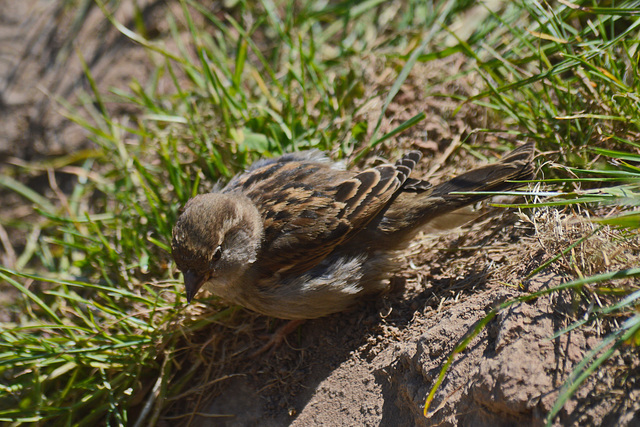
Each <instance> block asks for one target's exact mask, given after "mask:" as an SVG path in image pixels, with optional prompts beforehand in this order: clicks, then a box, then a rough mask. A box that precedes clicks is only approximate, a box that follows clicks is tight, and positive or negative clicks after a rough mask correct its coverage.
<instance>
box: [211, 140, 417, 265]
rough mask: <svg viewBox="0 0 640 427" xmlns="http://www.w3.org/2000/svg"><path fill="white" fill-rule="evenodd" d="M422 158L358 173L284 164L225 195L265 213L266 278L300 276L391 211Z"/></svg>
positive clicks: (254, 173)
mask: <svg viewBox="0 0 640 427" xmlns="http://www.w3.org/2000/svg"><path fill="white" fill-rule="evenodd" d="M420 157H421V154H420V153H419V152H417V151H412V152H409V153H407V154H406V155H405V156H404V157H403V158H402V159H401V160H399V161H398V162H397V163H396V164H395V165H389V164H386V165H380V166H376V167H374V168H371V169H367V170H364V171H362V172H358V173H353V172H348V171H344V170H339V169H335V168H332V167H331V165H330V164H328V163H324V162H314V161H305V160H299V159H298V158H290V157H286V158H280V159H275V160H273V161H269V162H265V163H264V164H262V165H260V166H259V167H254V168H252V169H250V170H249V171H248V172H246V173H244V174H242V175H240V176H238V177H236V178H234V179H233V180H232V181H231V182H230V183H229V185H228V186H227V187H226V188H225V189H224V190H223V191H224V192H231V191H241V192H242V193H243V194H245V195H246V196H248V197H249V198H250V199H252V200H253V201H254V202H255V204H256V206H257V207H258V210H259V211H261V212H262V214H263V217H264V238H263V245H262V249H261V252H260V256H259V261H258V262H259V263H260V267H261V268H262V269H263V270H264V271H265V273H270V274H283V275H284V274H287V275H288V274H295V273H301V272H304V271H306V270H308V269H310V268H312V267H314V266H316V265H317V264H318V263H320V262H321V261H322V260H323V259H324V258H325V257H326V256H327V255H329V254H330V253H331V252H332V251H333V250H334V248H335V247H336V246H338V245H340V244H341V243H343V242H345V241H347V240H348V239H350V238H351V237H352V236H353V235H354V234H356V233H357V231H358V230H360V229H362V228H363V227H364V226H366V225H367V224H368V223H369V221H371V220H372V219H373V218H374V217H375V216H376V215H377V214H378V213H379V212H380V211H381V210H382V209H383V208H384V207H385V206H387V205H388V203H389V202H390V201H391V200H392V199H393V197H394V195H395V194H396V193H397V192H398V190H399V189H401V188H402V186H403V184H404V183H405V182H407V179H408V177H409V174H410V173H411V170H412V169H413V168H414V166H415V165H416V163H417V162H418V161H419V160H420ZM411 182H413V181H411ZM423 185H424V184H423Z"/></svg>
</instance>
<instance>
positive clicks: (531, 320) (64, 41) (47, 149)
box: [0, 0, 640, 426]
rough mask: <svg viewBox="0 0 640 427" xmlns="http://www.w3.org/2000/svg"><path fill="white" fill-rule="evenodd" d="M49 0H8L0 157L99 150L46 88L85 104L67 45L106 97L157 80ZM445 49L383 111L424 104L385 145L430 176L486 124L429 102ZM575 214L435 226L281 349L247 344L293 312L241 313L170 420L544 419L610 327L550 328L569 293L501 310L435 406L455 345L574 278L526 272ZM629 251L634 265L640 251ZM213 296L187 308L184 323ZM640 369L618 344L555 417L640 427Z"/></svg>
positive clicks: (158, 24)
mask: <svg viewBox="0 0 640 427" xmlns="http://www.w3.org/2000/svg"><path fill="white" fill-rule="evenodd" d="M51 3H52V2H48V1H43V0H21V1H18V0H5V1H4V2H3V8H2V9H3V10H2V12H0V15H1V18H2V19H0V37H1V38H2V39H3V40H9V41H10V42H9V43H2V44H1V45H0V46H1V47H0V50H1V53H2V54H3V56H4V57H5V58H8V59H7V60H5V61H2V62H0V90H1V92H0V113H1V114H0V127H1V128H2V129H3V131H2V134H1V135H0V156H1V157H2V158H3V159H4V160H5V161H8V162H11V163H15V162H16V159H19V160H23V161H28V160H31V159H34V158H41V157H48V156H59V155H64V154H68V153H71V152H73V151H74V150H78V149H79V148H81V147H85V146H89V143H88V141H87V139H86V136H85V135H84V133H83V132H82V131H81V130H80V129H79V128H78V127H77V126H75V125H72V124H71V123H69V122H68V121H66V120H65V119H64V118H63V117H61V116H60V115H59V114H58V112H57V111H56V110H57V108H56V107H55V105H56V104H55V103H54V102H53V101H52V100H51V98H49V97H47V95H46V94H47V93H50V94H54V95H56V96H61V97H63V98H65V99H69V100H74V99H76V98H75V94H76V93H77V92H76V91H77V89H78V88H85V89H86V81H85V79H84V78H83V77H82V70H81V67H80V64H79V61H78V59H77V56H76V55H74V53H73V49H72V48H78V51H80V52H83V56H84V57H85V60H86V61H87V63H88V64H89V67H90V68H91V70H92V72H93V73H94V77H95V78H96V81H98V82H99V86H100V88H101V90H104V91H106V90H107V88H109V87H111V86H117V87H120V88H123V89H124V88H125V87H126V84H127V82H128V81H130V79H131V78H133V77H135V78H137V79H138V80H139V81H144V80H145V79H146V78H147V76H148V73H149V70H150V69H151V67H152V58H150V57H149V55H148V54H147V53H146V52H145V51H144V50H143V49H142V48H140V47H138V46H135V45H134V44H133V43H131V42H129V41H127V40H126V39H124V38H123V37H122V36H120V35H119V34H118V33H117V32H116V31H114V29H113V28H111V27H110V26H109V25H108V24H106V23H105V21H104V19H103V18H102V15H101V14H100V12H99V11H97V10H89V11H88V12H87V16H86V20H87V21H89V22H90V23H91V25H87V26H83V27H82V28H79V29H76V27H74V26H73V25H70V20H71V17H72V16H73V14H71V13H61V14H54V15H52V12H53V11H55V10H54V8H53V6H52V5H51ZM139 3H141V6H140V7H141V8H142V10H143V16H144V17H145V19H147V20H149V24H148V28H152V29H154V31H155V32H157V34H158V37H160V35H161V34H163V33H164V31H165V30H166V25H165V23H164V18H163V17H164V9H163V8H164V7H165V6H164V3H161V2H139ZM119 13H121V16H118V18H119V19H120V21H121V22H125V23H130V22H131V21H130V20H131V16H132V10H127V8H126V7H124V8H122V9H121V11H120V12H119ZM51 16H54V18H51ZM128 26H130V27H131V25H128ZM64 49H67V50H69V49H70V50H69V52H68V53H64ZM61 52H62V53H61ZM373 61H374V62H373V63H372V64H371V66H370V69H369V70H368V71H367V72H368V78H367V80H368V86H367V87H368V88H369V89H368V90H370V91H372V92H379V93H384V91H385V89H386V88H388V87H389V85H390V84H391V82H392V81H393V75H392V74H390V73H389V72H385V64H384V63H383V62H382V61H380V62H375V60H373ZM445 61H446V62H441V63H439V65H435V63H433V62H432V63H429V64H428V65H420V64H419V65H417V66H416V68H415V69H414V71H413V73H412V77H411V78H410V79H409V80H408V82H407V83H406V84H405V85H404V87H403V88H402V91H401V93H400V94H399V96H398V98H397V99H396V100H395V102H394V104H393V105H392V106H391V107H390V109H389V111H388V113H387V115H386V116H385V118H384V121H383V123H384V126H385V127H386V128H387V129H389V128H391V127H393V126H395V125H396V124H397V123H399V122H401V121H402V120H406V119H407V118H409V117H412V116H413V115H414V114H415V113H416V112H418V111H425V112H426V113H427V115H428V119H427V120H426V121H425V122H423V123H421V124H420V125H419V126H417V127H415V128H412V129H411V130H410V131H408V132H407V133H405V134H403V135H402V136H401V137H400V138H399V139H398V140H397V141H395V142H393V143H390V144H388V145H387V146H385V147H383V148H382V149H381V150H380V151H379V152H378V153H377V154H379V155H382V156H393V155H394V153H396V152H397V151H399V150H401V149H404V148H408V147H414V148H418V149H421V150H422V151H423V152H424V153H425V154H427V156H426V157H427V159H426V160H425V162H424V164H423V165H422V170H421V171H420V172H421V173H422V174H423V176H425V175H426V176H428V177H429V179H432V180H433V181H434V182H437V181H439V180H441V179H444V178H445V177H446V176H450V175H452V174H454V173H456V171H460V170H464V169H466V168H468V167H471V166H472V165H474V164H477V163H478V160H477V159H475V158H473V157H472V156H470V155H468V154H464V153H458V152H457V151H456V150H455V148H456V146H457V145H458V144H459V141H460V140H461V139H462V138H463V137H465V136H467V134H468V133H469V132H470V130H471V129H474V128H476V127H486V126H485V124H486V122H487V121H488V120H490V118H488V117H487V116H486V113H485V112H483V111H482V110H480V109H478V108H477V107H473V106H465V107H464V108H463V109H462V110H461V111H460V113H458V114H457V115H456V116H455V117H453V116H452V111H453V109H454V108H455V107H457V104H456V103H453V102H451V101H447V100H445V99H444V98H427V97H426V96H425V94H424V88H425V87H428V86H430V84H431V83H430V82H431V81H433V80H435V79H436V78H437V76H438V73H441V72H442V70H443V69H446V70H447V72H448V73H449V74H453V71H452V70H454V69H455V68H456V67H460V66H461V65H462V61H464V58H462V57H452V58H449V59H447V60H445ZM477 83H478V82H474V81H473V79H472V78H471V77H468V78H466V79H465V80H464V81H462V80H461V81H456V82H452V83H450V84H448V85H445V86H442V87H440V88H438V89H439V91H440V92H443V93H456V94H470V93H473V91H474V85H476V84H477ZM380 107H381V101H380V102H377V101H375V100H374V101H372V102H371V103H370V104H369V105H367V106H366V107H365V108H363V109H362V112H361V114H363V115H364V116H365V118H366V119H367V120H370V121H372V125H371V126H370V129H372V128H373V124H374V123H373V122H374V121H375V120H377V117H378V116H377V114H379V111H380ZM109 108H112V109H113V110H114V111H117V109H118V108H120V107H119V106H117V105H110V106H109ZM383 131H384V128H383ZM496 138H497V137H496V135H490V136H487V135H484V134H477V135H472V136H471V139H470V140H468V142H472V143H477V144H481V143H482V144H486V145H489V146H491V145H492V144H494V143H495V142H496ZM447 160H454V161H448V162H447ZM371 161H374V158H373V157H372V158H371ZM29 179H45V178H44V177H42V176H40V177H37V176H36V177H29ZM29 182H31V183H32V184H33V185H36V184H34V182H35V181H29ZM36 183H37V182H36ZM7 197H8V196H7ZM7 200H8V199H7ZM25 209H26V208H25V204H24V202H20V201H19V200H14V201H13V202H12V203H10V204H7V203H5V204H4V207H3V209H2V211H0V215H2V218H3V219H7V218H11V217H14V218H15V217H16V216H21V217H23V216H26V215H29V212H27V211H25ZM526 214H527V215H529V216H532V215H533V213H531V212H527V213H526ZM534 219H535V218H534ZM577 220H579V218H578V219H576V218H575V217H571V216H570V215H568V216H567V217H566V218H564V217H561V216H559V215H556V214H548V215H546V216H542V217H538V218H537V219H535V220H534V221H532V220H530V219H527V218H526V217H525V216H522V214H518V213H517V212H514V211H509V210H499V211H498V210H490V211H488V212H486V214H485V215H484V216H483V217H481V218H480V219H478V220H476V221H474V222H473V223H472V224H471V225H468V226H466V227H464V228H461V229H457V230H455V231H450V232H447V233H445V234H440V235H436V236H429V235H424V236H422V237H420V238H418V239H416V241H415V243H414V244H413V245H412V246H411V247H410V248H409V249H408V250H407V251H406V252H405V253H403V254H402V256H401V257H400V258H399V261H398V262H401V263H403V269H402V273H401V274H398V275H397V276H396V277H395V278H394V279H393V283H392V284H393V286H392V288H393V289H392V291H391V292H389V293H388V294H386V295H383V296H380V297H379V298H376V299H372V300H369V301H363V302H362V304H361V305H360V306H358V307H356V308H355V309H353V310H352V311H350V312H346V313H340V314H336V315H333V316H330V317H327V318H322V319H317V320H313V321H308V322H306V323H305V324H303V325H302V326H301V327H300V328H299V329H298V330H297V331H296V332H294V333H293V334H291V335H289V336H288V337H287V340H286V343H285V344H284V345H282V346H281V347H279V348H277V349H276V350H274V351H272V352H270V353H267V354H263V355H261V356H259V357H251V356H250V355H251V353H252V352H253V351H254V350H256V349H257V348H259V347H260V346H261V345H262V344H264V342H265V336H268V335H269V334H270V333H272V332H273V331H274V330H275V329H276V328H277V327H279V326H281V325H282V324H283V322H282V321H279V320H274V319H267V318H264V317H260V316H257V315H254V314H252V313H249V312H247V311H244V310H242V309H239V310H237V311H236V312H235V313H234V314H233V315H232V316H230V317H229V318H228V319H226V320H224V321H221V322H220V323H219V324H214V325H212V326H211V328H210V329H208V330H207V331H201V332H200V333H198V334H195V335H194V336H189V337H185V350H184V351H185V352H188V357H187V359H186V360H188V361H189V366H184V367H183V368H184V370H185V371H187V370H189V369H191V368H193V367H194V366H197V369H198V373H199V375H196V378H195V379H194V380H193V381H194V385H193V388H192V390H191V392H190V393H188V394H186V395H184V396H181V397H180V398H178V399H175V400H174V401H172V402H169V403H170V404H169V405H168V407H167V412H166V413H165V414H163V415H162V416H161V418H160V421H159V424H160V425H166V426H172V425H177V424H179V425H194V426H218V425H221V426H249V425H260V426H282V425H296V426H307V425H366V426H369V425H383V426H403V425H417V426H422V425H445V426H446V425H465V426H512V425H542V424H543V420H544V417H545V415H546V414H547V413H548V411H549V410H550V409H551V407H552V406H553V404H554V402H555V399H556V397H557V394H558V390H559V388H560V387H561V386H562V384H563V383H564V380H565V379H566V378H567V376H568V375H569V373H570V372H571V370H572V369H573V368H574V367H575V365H576V364H577V363H579V362H580V361H581V360H582V359H583V358H584V356H585V354H586V353H587V352H588V351H590V350H591V349H593V348H595V347H596V346H597V345H598V344H599V343H600V342H601V338H602V336H603V335H604V334H606V333H607V331H608V330H609V329H610V327H611V325H607V324H596V325H592V326H591V327H589V328H583V329H580V330H575V331H572V332H569V333H566V334H563V335H561V336H559V337H557V338H552V337H553V336H554V334H555V333H556V332H557V331H559V330H561V329H562V328H564V327H566V326H567V325H569V323H570V322H571V321H573V320H575V319H577V318H579V317H580V316H582V315H583V314H584V311H585V309H586V307H584V304H582V302H581V301H578V300H576V295H575V294H573V293H570V292H563V293H559V294H553V295H551V296H545V297H541V298H538V299H537V300H535V301H533V302H531V303H525V304H518V305H514V306H512V307H511V308H509V309H507V310H505V311H503V312H501V313H500V314H499V315H498V316H497V317H496V318H494V319H493V320H492V321H491V322H490V323H489V325H488V327H487V328H486V329H485V330H484V331H483V332H482V333H480V334H479V336H477V337H476V338H475V339H474V340H473V341H472V342H471V344H470V346H469V347H468V348H467V350H465V351H464V352H463V353H462V354H460V355H458V356H457V357H456V358H455V361H454V363H453V365H452V367H451V369H450V371H449V372H448V374H447V376H446V378H445V380H444V382H443V384H442V387H441V388H440V390H439V391H438V393H437V395H436V398H435V400H434V402H433V404H432V408H431V412H430V414H429V416H428V417H425V416H424V415H423V406H424V402H425V398H426V396H427V394H428V392H429V389H430V387H431V385H432V384H433V383H434V381H435V380H436V379H437V377H438V375H439V371H440V368H441V367H442V365H443V363H444V361H445V360H446V358H447V356H448V355H449V352H450V351H451V350H452V349H453V348H454V346H455V345H456V343H457V342H458V341H459V340H460V339H461V338H462V337H463V336H464V335H465V334H466V333H468V332H469V330H470V328H471V327H472V325H474V324H475V323H476V322H478V321H479V320H480V319H482V318H483V317H484V316H485V315H486V314H487V312H488V311H489V310H491V309H492V308H493V307H495V306H496V305H497V304H498V303H500V302H502V301H504V300H506V299H508V298H511V297H514V296H517V295H522V294H523V293H524V292H528V291H537V290H540V289H544V288H547V287H550V286H554V285H558V284H560V283H562V282H564V281H566V280H568V279H571V278H573V276H572V274H571V272H569V271H567V270H566V269H563V268H562V266H559V267H555V268H552V269H551V268H550V269H547V270H545V271H544V272H543V273H542V274H539V275H537V276H535V277H534V279H532V280H529V281H525V282H524V283H523V284H522V286H521V282H522V278H524V277H525V276H526V275H527V274H528V273H529V272H531V271H532V270H533V269H534V268H536V267H537V266H539V265H540V264H541V263H542V262H544V261H546V260H547V259H549V257H551V256H552V255H553V254H554V253H555V252H553V250H552V249H554V250H555V248H551V245H550V242H551V240H553V242H556V243H557V244H558V245H564V247H566V246H567V245H568V244H569V242H573V241H575V240H577V239H578V238H579V237H580V236H581V235H582V234H581V232H580V230H578V231H575V233H574V234H571V235H565V236H564V237H563V238H564V239H565V240H566V241H563V242H560V240H558V239H557V238H553V237H554V236H553V235H552V233H551V231H550V230H558V229H559V228H560V229H562V228H563V227H564V229H570V228H571V227H572V226H571V225H570V224H573V223H575V222H576V221H577ZM572 221H573V222H572ZM0 237H1V236H0ZM556 237H557V236H556ZM9 238H10V237H8V239H9ZM16 239H17V237H16ZM15 245H19V243H18V242H16V243H15ZM3 246H4V248H5V251H4V253H3V263H5V264H6V263H10V261H11V254H10V250H9V248H8V247H7V245H6V244H4V245H3ZM612 250H613V249H612ZM626 251H627V252H626V253H628V255H629V256H630V257H634V258H632V259H629V261H630V262H632V263H633V262H634V260H635V264H636V265H637V261H638V249H637V247H636V248H628V250H626ZM594 253H595V252H594ZM212 308H214V309H215V308H216V307H211V306H205V305H203V304H196V305H192V306H191V307H190V308H188V310H189V316H188V317H191V318H197V317H200V316H204V315H206V314H207V313H209V312H210V311H211V310H212ZM194 349H195V351H194ZM639 375H640V366H639V363H638V358H637V355H636V353H635V351H634V350H633V349H627V350H625V352H622V353H621V354H617V355H616V356H615V357H614V358H613V359H612V360H611V361H609V362H608V363H607V364H606V366H605V367H604V368H603V369H601V370H600V371H599V372H598V373H597V375H594V376H593V377H591V378H590V379H589V380H587V382H586V383H585V385H584V386H582V387H581V388H580V389H579V390H578V393H577V394H576V396H575V397H574V398H572V399H570V401H569V402H568V403H567V404H566V405H565V406H564V408H563V410H562V412H561V415H560V417H559V418H558V419H557V420H556V422H555V424H557V425H616V426H618V425H622V426H625V425H628V426H632V425H640V415H639V414H640V407H639V406H640V399H639V397H640V383H639V382H638V378H639ZM132 419H135V418H134V417H133V418H132Z"/></svg>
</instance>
